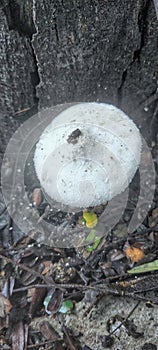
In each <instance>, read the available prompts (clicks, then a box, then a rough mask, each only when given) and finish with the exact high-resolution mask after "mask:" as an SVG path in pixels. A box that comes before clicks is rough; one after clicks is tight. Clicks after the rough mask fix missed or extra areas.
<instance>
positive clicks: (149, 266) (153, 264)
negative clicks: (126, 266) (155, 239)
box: [127, 260, 158, 274]
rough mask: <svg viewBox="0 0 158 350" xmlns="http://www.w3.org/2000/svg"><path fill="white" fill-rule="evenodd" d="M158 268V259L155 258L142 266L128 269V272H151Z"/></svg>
mask: <svg viewBox="0 0 158 350" xmlns="http://www.w3.org/2000/svg"><path fill="white" fill-rule="evenodd" d="M155 270H158V260H154V261H152V262H150V263H146V264H143V265H140V266H136V267H134V268H133V269H131V270H128V271H127V272H128V273H135V274H137V273H144V272H150V271H155Z"/></svg>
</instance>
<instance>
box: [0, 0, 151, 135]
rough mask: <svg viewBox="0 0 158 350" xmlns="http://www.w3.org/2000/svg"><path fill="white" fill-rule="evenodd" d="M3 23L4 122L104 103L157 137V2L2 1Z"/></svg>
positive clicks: (0, 67) (0, 56) (0, 85)
mask: <svg viewBox="0 0 158 350" xmlns="http://www.w3.org/2000/svg"><path fill="white" fill-rule="evenodd" d="M0 18H1V19H0V27H1V30H0V31H1V39H0V41H1V52H0V72H1V73H0V89H1V96H0V103H1V105H2V107H1V110H2V112H3V115H7V116H8V115H13V116H14V115H15V113H17V112H18V111H20V110H23V109H25V108H32V107H33V106H34V105H35V104H37V103H38V108H39V109H41V108H43V107H49V106H51V105H56V104H59V103H64V102H74V101H103V102H107V103H113V104H115V105H117V106H118V107H120V108H121V109H123V110H124V111H125V112H127V113H128V114H129V115H131V117H132V118H133V119H134V120H135V121H136V123H137V124H138V125H141V127H142V132H143V133H144V135H145V136H146V137H147V136H149V133H150V131H151V130H150V127H149V126H150V124H152V123H153V125H152V127H153V128H154V126H155V123H156V122H155V121H153V119H152V117H153V112H154V110H155V107H156V103H157V100H156V98H157V95H156V93H157V84H158V83H157V82H158V61H157V57H158V48H157V38H158V25H157V18H156V12H155V8H154V2H153V1H152V0H131V1H126V0H121V1H116V0H114V1H111V0H107V1H105V0H92V1H87V0H64V1H63V0H41V1H37V0H27V1H24V0H12V1H11V0H2V5H1V9H0ZM152 97H153V102H152V103H151V104H150V105H149V106H148V102H149V103H150V99H152ZM148 99H149V100H148ZM144 107H145V109H144ZM153 135H154V134H153ZM153 137H155V136H153Z"/></svg>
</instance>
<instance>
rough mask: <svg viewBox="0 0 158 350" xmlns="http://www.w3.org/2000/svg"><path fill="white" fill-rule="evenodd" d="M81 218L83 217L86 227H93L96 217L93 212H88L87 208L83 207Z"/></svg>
mask: <svg viewBox="0 0 158 350" xmlns="http://www.w3.org/2000/svg"><path fill="white" fill-rule="evenodd" d="M83 218H84V219H85V221H86V226H87V227H88V228H93V227H95V226H96V225H97V222H98V218H97V215H96V214H95V213H94V212H88V211H87V209H85V210H84V211H83Z"/></svg>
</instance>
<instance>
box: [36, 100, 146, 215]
mask: <svg viewBox="0 0 158 350" xmlns="http://www.w3.org/2000/svg"><path fill="white" fill-rule="evenodd" d="M140 155H141V136H140V132H139V130H138V128H137V127H136V125H135V124H134V122H133V121H132V120H131V119H130V118H129V117H128V116H127V115H126V114H125V113H124V112H123V111H121V110H120V109H118V108H116V107H115V106H113V105H109V104H105V103H95V102H93V103H92V102H91V103H86V102H85V103H78V104H76V105H72V106H71V107H69V108H67V109H65V110H64V111H63V112H62V113H60V114H59V115H58V116H57V117H56V118H54V120H53V121H52V122H51V123H50V124H49V125H48V126H47V128H46V129H45V130H44V132H43V133H42V135H41V137H40V139H39V141H38V143H37V145H36V150H35V154H34V165H35V170H36V173H37V177H38V179H39V181H40V183H41V186H42V187H43V189H44V191H45V193H46V194H47V195H48V196H49V197H50V198H51V199H53V200H54V201H55V202H57V203H61V205H67V206H69V207H70V208H71V209H73V208H87V207H90V206H95V205H99V204H101V203H104V202H106V201H109V200H110V199H112V198H113V197H115V196H116V195H118V194H120V193H121V192H122V191H124V190H125V189H126V187H128V185H129V183H130V182H131V180H132V179H133V177H134V174H135V172H136V170H137V168H138V166H139V162H140Z"/></svg>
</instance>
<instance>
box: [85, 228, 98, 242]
mask: <svg viewBox="0 0 158 350" xmlns="http://www.w3.org/2000/svg"><path fill="white" fill-rule="evenodd" d="M95 234H96V230H91V231H90V233H89V235H88V236H87V238H86V241H87V242H92V241H94V239H95Z"/></svg>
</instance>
